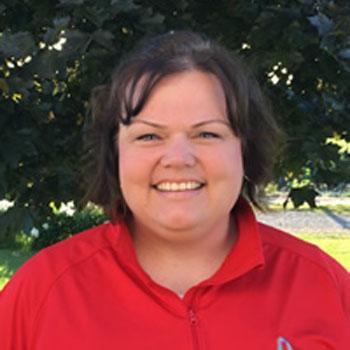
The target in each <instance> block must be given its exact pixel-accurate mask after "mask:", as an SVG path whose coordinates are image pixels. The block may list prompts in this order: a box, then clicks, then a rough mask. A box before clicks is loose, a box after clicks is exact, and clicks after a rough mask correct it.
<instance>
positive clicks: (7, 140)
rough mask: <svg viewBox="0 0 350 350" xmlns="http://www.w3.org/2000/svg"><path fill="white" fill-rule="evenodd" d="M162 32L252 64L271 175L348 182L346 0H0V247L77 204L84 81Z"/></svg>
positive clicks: (349, 31)
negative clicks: (276, 141) (274, 135)
mask: <svg viewBox="0 0 350 350" xmlns="http://www.w3.org/2000/svg"><path fill="white" fill-rule="evenodd" d="M172 29H192V30H196V31H200V32H204V33H206V34H207V35H209V36H211V37H213V38H215V39H216V40H218V41H219V42H221V43H222V44H223V45H225V46H226V47H228V48H229V49H230V50H232V51H233V52H236V53H239V54H240V55H242V56H244V57H245V59H246V61H247V62H248V63H249V65H250V66H251V67H252V68H253V70H254V71H255V74H256V76H257V77H258V79H259V81H260V83H261V84H262V86H263V87H264V90H265V92H266V94H267V95H268V96H269V97H270V99H271V100H272V104H273V105H274V107H275V112H276V115H277V118H278V120H279V123H280V124H281V125H282V126H283V128H284V129H285V131H286V135H287V138H286V142H285V152H284V156H283V157H281V159H280V160H279V163H278V166H277V169H276V181H279V183H281V184H284V185H287V186H289V188H291V187H295V186H303V185H310V184H313V185H316V186H321V185H322V186H336V185H339V184H342V183H344V182H346V181H348V179H349V175H350V174H349V169H350V167H349V154H350V136H349V130H350V118H349V112H350V102H349V96H350V4H349V1H348V0H337V1H328V0H327V1H326V0H288V1H287V0H280V1H277V0H275V1H268V0H260V1H259V0H255V1H254V0H250V1H245V0H225V1H215V2H213V1H194V0H177V1H175V0H170V1H147V0H146V1H136V0H56V1H55V0H1V2H0V199H1V198H4V199H7V200H9V201H11V202H14V206H13V207H12V208H10V209H9V210H7V211H5V212H3V213H2V215H0V242H1V240H6V239H8V238H9V237H13V235H14V233H15V232H18V231H19V230H22V229H23V230H24V231H25V232H30V230H31V229H32V227H33V225H38V223H42V222H45V221H47V220H48V217H50V216H52V213H53V210H52V209H53V208H55V207H58V206H59V203H61V202H68V201H70V200H73V201H74V202H75V203H77V204H78V203H79V201H80V199H81V197H82V189H81V188H80V186H79V183H80V182H81V181H80V161H79V160H80V158H81V155H82V130H83V125H84V120H85V112H86V106H87V101H88V98H89V93H90V91H91V89H92V87H94V86H96V85H98V84H101V83H104V82H106V81H108V79H109V76H110V74H111V72H112V70H113V68H114V67H115V66H116V65H117V63H118V61H119V60H120V57H121V56H122V55H123V54H124V53H125V52H127V51H128V50H130V48H132V47H133V45H134V44H135V42H136V41H138V40H139V39H141V38H143V37H144V36H147V35H153V34H156V33H161V32H164V31H167V30H172ZM266 137H268V135H266Z"/></svg>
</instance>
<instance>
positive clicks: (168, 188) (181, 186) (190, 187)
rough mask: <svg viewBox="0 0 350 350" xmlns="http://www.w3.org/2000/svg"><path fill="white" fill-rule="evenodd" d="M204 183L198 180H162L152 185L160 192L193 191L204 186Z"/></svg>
mask: <svg viewBox="0 0 350 350" xmlns="http://www.w3.org/2000/svg"><path fill="white" fill-rule="evenodd" d="M204 185H205V183H203V182H198V181H181V182H170V181H164V182H159V183H157V184H155V185H152V187H153V188H154V189H156V190H158V191H161V192H183V191H195V190H199V189H200V188H202V187H204Z"/></svg>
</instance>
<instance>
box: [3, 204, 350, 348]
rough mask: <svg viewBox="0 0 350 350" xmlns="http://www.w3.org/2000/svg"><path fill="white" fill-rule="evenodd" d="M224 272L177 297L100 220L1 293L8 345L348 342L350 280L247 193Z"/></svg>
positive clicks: (120, 232)
mask: <svg viewBox="0 0 350 350" xmlns="http://www.w3.org/2000/svg"><path fill="white" fill-rule="evenodd" d="M234 213H235V217H236V222H237V226H238V240H237V242H236V244H235V246H234V247H233V249H232V251H231V252H230V253H229V255H228V256H227V257H226V260H225V261H224V263H223V264H222V266H221V267H220V269H219V270H218V271H217V272H216V273H215V274H214V275H213V276H212V277H210V278H209V279H207V280H206V281H203V282H201V283H200V284H198V285H196V286H194V287H192V288H191V289H190V290H189V291H188V292H187V293H186V295H185V296H184V298H183V299H181V298H179V297H178V296H177V295H176V294H175V293H173V292H172V291H170V290H168V289H166V288H164V287H162V286H160V285H158V284H156V283H155V282H153V281H152V280H151V278H150V277H149V276H148V275H147V274H146V273H145V272H144V271H143V270H142V269H141V267H140V265H139V264H138V262H137V260H136V256H135V253H134V250H133V245H132V241H131V239H130V236H129V233H128V230H127V227H126V225H125V224H123V223H120V224H116V225H113V224H111V223H108V224H104V225H101V226H98V227H95V228H93V229H90V230H88V231H85V232H83V233H81V234H78V235H75V236H73V237H72V238H70V239H67V240H65V241H63V242H61V243H58V244H56V245H54V246H51V247H49V248H47V249H44V250H42V251H41V252H40V253H39V254H37V255H36V256H35V257H33V258H32V259H30V260H29V261H28V262H27V263H26V264H25V265H24V266H23V267H22V268H21V269H20V270H19V271H18V272H17V273H16V275H15V276H14V277H13V279H12V280H11V281H10V282H9V283H8V285H7V286H6V287H5V289H4V290H3V292H2V293H1V294H0V349H1V350H48V349H50V350H58V349H59V350H62V349H74V350H83V349H84V350H93V349H130V350H136V349H137V350H139V349H167V350H175V349H176V350H187V349H188V350H189V349H195V350H202V349H203V350H221V349H222V350H228V349H230V350H232V349H240V350H261V349H264V350H265V349H266V350H269V349H272V350H274V349H276V350H283V349H285V350H296V349H298V350H323V349H324V350H326V349H327V350H330V349H334V350H349V349H350V277H349V274H348V273H347V272H346V271H345V270H344V269H343V268H342V267H341V266H340V265H339V264H338V263H337V262H336V261H334V260H333V259H332V258H330V257H329V256H328V255H326V254H325V253H323V252H322V251H320V250H319V249H318V248H317V247H315V246H312V245H310V244H307V243H305V242H303V241H300V240H299V239H297V238H295V237H292V236H290V235H288V234H286V233H283V232H281V231H278V230H276V229H274V228H271V227H269V226H266V225H263V224H259V223H257V222H256V220H255V217H254V214H253V212H252V210H251V209H250V207H249V206H248V205H247V204H246V203H245V202H243V201H240V202H239V203H238V204H237V206H236V208H235V210H234Z"/></svg>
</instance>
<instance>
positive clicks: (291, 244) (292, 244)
mask: <svg viewBox="0 0 350 350" xmlns="http://www.w3.org/2000/svg"><path fill="white" fill-rule="evenodd" d="M259 231H260V234H261V238H262V244H263V247H264V250H265V251H266V252H268V253H269V254H287V255H290V256H295V257H298V258H299V259H301V260H302V261H303V262H304V263H305V264H311V265H315V266H319V268H321V269H325V270H328V268H329V267H336V269H339V270H341V271H343V272H345V273H346V274H347V275H348V273H347V271H346V270H345V269H344V268H343V267H342V266H341V265H340V264H339V263H338V262H336V261H335V260H334V259H333V258H332V257H330V256H329V255H328V254H327V253H325V252H324V251H322V250H321V249H320V248H319V247H317V246H316V245H314V244H311V243H308V242H306V241H304V240H302V239H300V238H298V237H296V236H293V235H291V234H289V233H287V232H284V231H282V230H279V229H277V228H274V227H271V226H268V225H265V224H262V223H259ZM269 254H268V255H269Z"/></svg>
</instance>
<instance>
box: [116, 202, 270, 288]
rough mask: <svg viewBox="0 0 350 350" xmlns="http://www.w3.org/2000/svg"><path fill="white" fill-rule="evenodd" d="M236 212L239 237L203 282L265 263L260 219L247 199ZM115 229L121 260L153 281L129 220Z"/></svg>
mask: <svg viewBox="0 0 350 350" xmlns="http://www.w3.org/2000/svg"><path fill="white" fill-rule="evenodd" d="M233 215H234V217H235V220H236V225H237V235H238V237H237V240H236V242H235V244H234V245H233V247H232V249H231V251H230V253H229V254H228V255H227V257H226V259H225V260H224V262H223V263H222V265H221V267H220V268H219V270H218V271H217V272H216V273H215V274H214V275H213V276H212V277H210V278H209V279H207V280H205V281H203V282H202V283H200V285H201V286H209V285H219V284H222V283H226V282H228V281H230V280H233V279H236V278H238V277H240V276H242V275H244V274H246V273H248V272H249V271H251V270H253V269H255V268H257V267H260V266H263V265H264V264H265V259H264V255H263V248H262V242H261V238H260V233H259V227H258V222H257V221H256V218H255V215H254V212H253V210H252V208H251V207H250V205H249V204H248V202H247V201H246V200H245V199H243V198H239V199H238V201H237V203H236V205H235V207H234V209H233ZM113 230H114V233H116V232H115V231H118V232H117V240H118V241H117V246H116V249H117V255H118V257H119V262H120V263H121V264H122V265H124V266H125V267H127V268H128V270H129V271H130V270H132V271H133V273H134V274H137V275H138V277H139V278H141V279H142V280H143V281H144V282H145V283H146V284H150V283H152V280H151V278H150V277H149V276H148V275H147V274H146V273H145V271H143V269H142V268H141V266H140V265H139V263H138V261H137V258H136V253H135V250H134V247H133V243H132V239H131V235H130V232H129V230H128V227H127V225H126V223H125V222H119V223H118V224H116V225H113Z"/></svg>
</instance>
